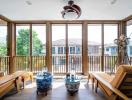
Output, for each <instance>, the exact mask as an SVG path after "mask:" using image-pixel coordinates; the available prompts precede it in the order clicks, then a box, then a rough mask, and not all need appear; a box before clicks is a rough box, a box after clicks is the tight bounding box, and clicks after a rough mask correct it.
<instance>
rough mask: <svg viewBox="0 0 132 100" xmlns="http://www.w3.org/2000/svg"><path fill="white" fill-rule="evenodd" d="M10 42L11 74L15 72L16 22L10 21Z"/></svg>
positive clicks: (8, 47) (8, 45)
mask: <svg viewBox="0 0 132 100" xmlns="http://www.w3.org/2000/svg"><path fill="white" fill-rule="evenodd" d="M7 38H8V39H7V40H8V43H7V50H8V53H7V55H8V56H9V74H12V73H13V72H15V64H14V56H15V24H14V23H12V22H8V37H7Z"/></svg>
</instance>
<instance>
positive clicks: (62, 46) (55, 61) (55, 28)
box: [52, 24, 66, 73]
mask: <svg viewBox="0 0 132 100" xmlns="http://www.w3.org/2000/svg"><path fill="white" fill-rule="evenodd" d="M52 69H53V71H52V72H53V73H66V25H65V24H52Z"/></svg>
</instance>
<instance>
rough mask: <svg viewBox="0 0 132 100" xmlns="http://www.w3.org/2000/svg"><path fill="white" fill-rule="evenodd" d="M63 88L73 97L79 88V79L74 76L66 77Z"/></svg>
mask: <svg viewBox="0 0 132 100" xmlns="http://www.w3.org/2000/svg"><path fill="white" fill-rule="evenodd" d="M65 86H66V89H67V91H68V92H69V93H70V94H71V95H73V94H74V93H76V92H78V90H79V86H80V79H79V78H78V77H77V76H76V75H70V74H69V75H66V78H65Z"/></svg>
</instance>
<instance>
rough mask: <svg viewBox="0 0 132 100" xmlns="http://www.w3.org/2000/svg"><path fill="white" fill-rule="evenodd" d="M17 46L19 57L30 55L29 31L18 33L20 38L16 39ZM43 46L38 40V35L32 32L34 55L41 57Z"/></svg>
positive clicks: (24, 30)
mask: <svg viewBox="0 0 132 100" xmlns="http://www.w3.org/2000/svg"><path fill="white" fill-rule="evenodd" d="M16 44H17V55H29V52H30V35H29V29H21V30H19V31H18V36H17V39H16ZM42 50H43V44H42V42H41V40H40V39H39V38H38V34H37V33H36V32H35V31H32V54H33V55H40V54H42Z"/></svg>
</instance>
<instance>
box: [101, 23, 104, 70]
mask: <svg viewBox="0 0 132 100" xmlns="http://www.w3.org/2000/svg"><path fill="white" fill-rule="evenodd" d="M101 31H102V33H101V40H102V51H101V71H104V24H101Z"/></svg>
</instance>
